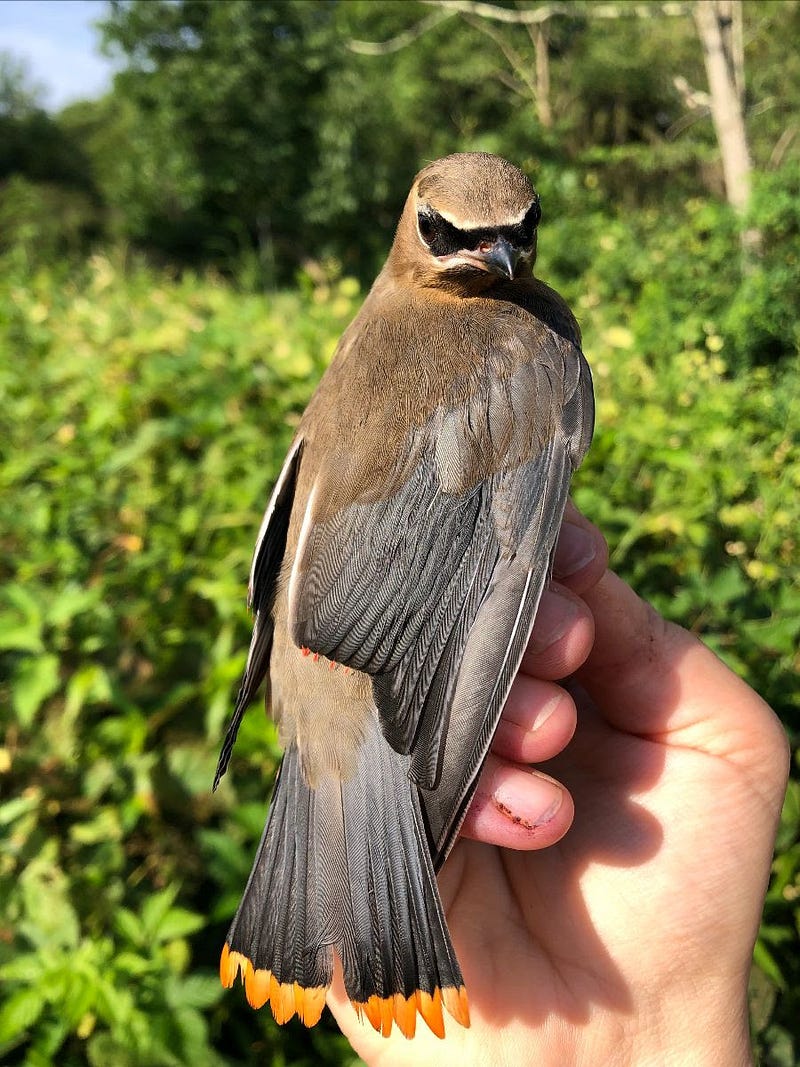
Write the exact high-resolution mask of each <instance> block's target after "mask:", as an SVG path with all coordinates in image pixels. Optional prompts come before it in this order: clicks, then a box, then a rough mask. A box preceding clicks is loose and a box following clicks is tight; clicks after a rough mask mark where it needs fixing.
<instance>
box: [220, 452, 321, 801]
mask: <svg viewBox="0 0 800 1067" xmlns="http://www.w3.org/2000/svg"><path fill="white" fill-rule="evenodd" d="M302 451H303V442H302V438H298V439H297V440H296V441H295V442H294V444H293V445H292V447H291V449H290V450H289V454H288V456H287V457H286V460H285V462H284V464H283V468H282V470H281V473H280V475H279V476H278V481H277V482H276V484H275V488H274V489H273V491H272V496H271V497H270V501H269V504H268V505H267V510H266V511H265V513H264V518H263V519H262V521H261V529H260V530H259V531H258V539H257V541H256V548H255V552H254V553H253V563H252V566H251V568H250V582H249V585H248V591H247V603H248V607H250V608H251V609H252V611H253V615H254V618H253V636H252V637H251V639H250V650H249V652H248V654H247V663H246V665H245V669H244V675H243V677H242V682H241V685H240V686H239V693H238V695H237V697H236V705H235V707H234V711H233V716H232V717H231V721H230V724H229V726H228V730H227V732H226V734H225V740H224V741H223V743H222V751H221V752H220V756H219V762H218V763H217V770H216V773H215V775H214V786H213V788H214V789H216V788H217V786H218V785H219V782H220V779H221V778H222V776H223V774H224V773H225V771H226V770H227V768H228V762H229V761H230V758H231V752H232V751H233V746H234V743H235V741H236V735H237V733H238V732H239V726H240V725H241V722H242V716H243V715H244V713H245V711H246V710H247V706H248V705H249V704H250V702H251V700H252V699H253V697H254V696H255V694H256V691H257V689H258V687H259V685H261V682H262V681H263V679H264V676H265V675H266V673H267V669H268V667H269V654H270V649H271V648H272V629H273V624H272V615H271V612H272V605H273V603H274V600H275V593H276V590H277V579H278V574H279V572H280V567H281V562H282V560H283V554H284V551H285V549H286V536H287V533H288V530H289V518H290V516H291V512H292V504H293V501H294V494H295V488H296V486H297V472H298V470H299V468H300V456H301V454H302Z"/></svg>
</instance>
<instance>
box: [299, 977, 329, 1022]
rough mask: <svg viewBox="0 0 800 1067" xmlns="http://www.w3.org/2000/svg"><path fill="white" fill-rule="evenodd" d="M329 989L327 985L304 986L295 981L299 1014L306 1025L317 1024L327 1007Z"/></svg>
mask: <svg viewBox="0 0 800 1067" xmlns="http://www.w3.org/2000/svg"><path fill="white" fill-rule="evenodd" d="M327 992H328V990H327V989H326V988H325V986H322V985H321V986H313V987H309V988H304V987H303V986H300V985H298V984H297V982H295V984H294V1002H295V1005H296V1006H297V1014H298V1016H299V1017H300V1021H301V1022H302V1023H304V1024H305V1025H306V1026H316V1025H317V1023H318V1022H319V1020H320V1016H321V1015H322V1009H323V1008H324V1007H325V995H326V994H327Z"/></svg>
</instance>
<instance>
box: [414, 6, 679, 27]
mask: <svg viewBox="0 0 800 1067" xmlns="http://www.w3.org/2000/svg"><path fill="white" fill-rule="evenodd" d="M421 2H422V3H423V4H428V5H430V6H432V7H438V8H443V9H444V10H446V11H450V12H453V13H459V14H462V15H478V16H479V17H480V18H485V19H493V20H494V21H495V22H507V23H509V24H512V25H516V26H534V25H536V24H537V23H542V22H546V21H547V20H548V19H551V18H553V17H554V16H556V15H566V16H568V17H570V18H590V19H619V18H629V17H631V16H635V17H636V18H653V17H658V16H660V15H667V16H673V15H689V14H691V12H692V5H691V3H679V2H677V0H675V2H671V0H668V2H665V3H661V4H637V3H626V4H601V3H592V4H589V5H587V6H586V7H585V8H576V6H575V4H567V3H563V4H558V3H554V4H541V5H540V6H538V7H534V8H525V9H523V10H521V11H520V10H516V11H515V10H512V9H511V8H507V7H498V6H497V5H495V4H488V3H485V2H483V0H421Z"/></svg>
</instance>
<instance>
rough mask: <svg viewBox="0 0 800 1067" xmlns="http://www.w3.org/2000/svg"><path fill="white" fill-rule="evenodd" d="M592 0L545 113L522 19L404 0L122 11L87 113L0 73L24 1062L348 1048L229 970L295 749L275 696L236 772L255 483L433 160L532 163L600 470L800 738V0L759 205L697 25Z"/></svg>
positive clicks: (796, 836)
mask: <svg viewBox="0 0 800 1067" xmlns="http://www.w3.org/2000/svg"><path fill="white" fill-rule="evenodd" d="M502 6H503V7H504V8H505V9H506V10H511V11H516V10H526V9H529V8H531V7H532V6H533V7H535V6H536V5H530V4H522V5H510V4H506V5H502ZM574 7H575V12H576V14H575V15H574V16H572V17H570V18H566V17H564V18H556V19H554V20H552V21H551V22H550V23H548V27H547V35H546V42H545V44H546V47H547V48H548V49H549V56H550V72H549V74H550V85H549V90H548V94H549V95H548V97H547V100H546V101H545V102H546V103H547V105H548V107H549V115H548V111H547V109H546V108H544V107H543V100H542V96H541V92H542V88H541V85H539V86H538V90H537V91H538V92H539V95H538V96H537V95H536V94H535V93H534V92H533V89H534V88H536V87H532V86H531V85H527V86H526V84H525V82H524V81H520V77H521V73H522V74H524V72H525V70H526V69H528V68H527V67H526V63H528V61H529V60H530V59H531V57H532V56H533V55H534V52H535V47H536V40H535V34H534V33H529V32H528V29H527V28H526V27H524V26H520V25H506V24H497V25H495V24H491V26H490V29H491V34H489V33H487V26H486V25H485V24H483V23H481V22H480V21H479V20H477V19H476V18H472V19H471V20H470V19H468V18H466V17H463V18H462V17H461V16H457V17H456V16H455V15H454V16H448V17H446V18H444V17H442V18H441V19H440V20H439V21H438V22H436V24H435V25H432V26H431V28H430V29H429V30H426V31H425V32H424V33H421V34H420V35H419V36H418V37H417V38H416V39H414V40H412V41H411V43H410V44H408V45H407V46H405V47H399V48H397V49H396V50H395V51H391V52H388V53H387V54H386V55H384V56H382V57H380V58H378V57H375V56H371V55H367V54H364V53H363V52H358V51H357V50H356V51H354V50H353V45H354V42H356V43H357V42H358V41H372V42H375V41H386V40H388V39H390V38H392V37H393V35H396V34H398V33H401V32H402V31H404V30H408V29H409V27H411V26H415V25H416V24H417V22H418V21H419V20H420V19H423V18H425V17H427V16H429V15H430V14H431V9H430V7H429V6H428V5H417V4H411V3H391V2H389V3H383V2H382V3H372V2H368V3H362V2H346V3H339V4H322V3H314V4H308V3H296V2H286V3H275V4H268V5H265V4H252V3H247V2H244V0H230V2H229V3H226V4H224V5H223V4H211V5H209V4H205V3H199V2H191V0H183V2H181V3H170V4H163V3H155V2H151V3H144V4H143V3H133V4H113V5H111V6H110V8H109V12H108V17H107V19H106V25H105V31H104V32H105V36H106V39H107V41H108V42H109V45H113V46H115V47H116V48H118V49H119V50H120V51H121V53H122V54H124V56H125V57H126V59H127V62H126V67H125V70H124V71H123V73H122V74H120V75H119V77H118V79H117V82H116V84H115V87H114V91H113V92H112V93H111V94H109V96H108V97H107V98H105V99H104V100H101V101H94V102H85V103H81V104H78V105H74V106H73V107H71V108H69V109H67V111H65V112H63V113H62V114H61V115H58V116H48V115H46V114H45V113H44V112H42V111H41V110H40V109H39V108H38V107H37V104H36V94H35V92H34V90H33V89H31V88H30V87H27V86H26V85H25V84H24V75H23V74H22V72H21V71H20V70H19V69H18V68H17V67H15V66H14V65H13V64H9V63H8V62H6V63H5V65H4V63H3V62H2V61H0V708H2V724H3V732H2V735H0V790H1V791H2V792H1V793H0V834H2V837H3V848H2V850H1V851H0V1059H1V1060H2V1062H3V1063H9V1064H25V1065H31V1067H46V1065H50V1064H58V1065H59V1067H73V1065H75V1067H77V1065H83V1064H87V1063H88V1064H91V1065H93V1067H117V1065H119V1067H161V1065H164V1067H182V1065H185V1064H189V1063H191V1064H193V1065H196V1067H204V1065H206V1064H209V1065H213V1064H225V1065H231V1067H232V1065H253V1067H255V1065H256V1064H259V1065H264V1064H267V1065H270V1067H281V1065H298V1067H300V1065H308V1067H311V1065H315V1064H321V1065H334V1064H347V1063H352V1062H354V1059H353V1055H352V1052H351V1051H350V1050H349V1046H347V1044H346V1043H345V1042H344V1040H343V1039H342V1038H341V1037H340V1036H339V1035H338V1034H337V1033H336V1032H335V1029H334V1028H333V1026H332V1024H326V1025H324V1026H322V1027H319V1028H317V1029H316V1030H314V1031H312V1032H311V1033H307V1032H305V1031H304V1030H303V1029H302V1028H301V1027H299V1025H298V1024H296V1023H293V1024H290V1025H289V1026H288V1027H286V1028H284V1029H283V1030H280V1029H279V1028H278V1027H277V1026H276V1025H275V1024H274V1023H273V1021H272V1019H271V1017H270V1015H269V1013H268V1012H259V1013H256V1012H252V1011H251V1010H250V1009H249V1008H248V1007H247V1006H246V1004H245V1003H244V998H243V996H242V995H241V991H240V990H236V991H234V992H233V993H230V994H226V993H224V991H223V990H222V988H221V987H220V985H219V982H218V979H217V977H216V967H217V961H218V951H219V948H220V946H221V944H222V940H223V938H224V934H225V931H226V929H227V924H228V922H229V920H230V917H231V915H232V913H233V910H234V908H235V906H236V903H237V901H238V897H239V893H240V891H241V888H242V885H243V884H244V881H245V879H246V877H247V873H248V870H249V865H250V860H251V857H252V854H253V851H254V849H255V846H256V842H257V840H258V837H259V835H260V833H261V829H262V825H263V819H264V814H265V809H266V803H267V798H268V795H269V791H270V786H271V781H272V777H273V774H274V771H275V768H276V765H277V760H278V758H279V750H278V747H277V741H276V736H275V731H274V729H273V727H272V725H271V724H270V723H269V722H268V721H267V720H266V719H265V718H264V716H263V714H261V713H260V712H259V710H258V709H253V710H252V711H251V712H250V714H249V716H248V717H247V718H246V719H245V722H244V725H243V727H242V731H241V734H240V740H239V743H238V745H237V748H236V753H235V756H234V761H233V766H232V769H231V773H230V774H229V775H228V776H227V777H226V779H225V780H224V782H223V785H222V786H221V788H220V790H219V791H218V793H217V794H215V795H212V794H211V793H210V783H211V780H212V776H213V770H214V765H215V761H216V756H217V751H218V747H219V743H220V740H221V737H222V733H223V731H224V723H225V720H226V717H227V715H228V714H229V713H230V709H231V705H232V697H233V695H234V690H235V686H236V682H237V680H238V676H239V672H240V670H241V668H242V666H243V663H244V659H245V655H246V649H247V643H248V639H249V619H248V615H247V612H246V610H245V606H244V590H245V585H246V580H247V571H248V568H249V561H250V552H251V548H252V544H253V541H254V537H255V533H256V531H257V528H258V524H259V522H260V518H261V512H262V509H263V506H264V504H265V502H266V499H267V497H268V494H269V490H270V486H271V483H272V480H273V479H274V477H275V475H276V473H277V471H278V469H279V465H280V462H281V460H282V458H283V455H284V453H285V450H286V447H287V445H288V443H289V441H290V439H291V436H292V433H293V428H294V426H295V425H296V423H297V420H298V418H299V416H300V412H301V411H302V409H303V407H304V405H305V403H306V401H307V399H308V397H309V396H310V394H311V391H312V390H313V388H314V385H315V383H316V381H317V379H318V377H319V375H320V373H321V371H322V369H323V367H324V366H325V364H326V362H327V360H328V359H329V358H330V356H331V354H332V352H333V349H334V346H335V344H336V340H337V339H338V336H339V334H340V333H341V331H342V329H343V328H344V326H345V324H346V323H347V322H348V321H349V319H350V318H351V316H352V315H353V313H354V311H355V309H356V308H357V306H358V304H359V301H360V300H361V298H362V296H363V292H364V288H363V285H364V280H365V279H368V278H369V277H370V276H371V275H372V273H373V272H374V270H375V267H376V265H377V263H378V262H379V259H380V257H381V256H382V255H383V254H385V251H386V249H387V247H388V243H389V241H390V239H391V228H392V226H393V224H394V221H395V220H396V217H397V215H398V213H399V210H400V207H401V204H402V199H403V196H404V194H405V191H406V189H407V186H408V183H409V180H410V178H411V176H412V175H413V173H414V171H415V170H416V169H417V166H418V165H420V164H421V163H422V162H424V160H425V159H429V158H432V157H434V156H436V155H439V154H442V153H444V152H447V151H451V150H456V149H461V148H468V149H473V148H480V149H489V150H497V151H501V152H503V153H504V154H507V155H508V156H509V157H510V158H512V159H514V160H515V161H517V162H519V163H521V164H522V165H523V166H525V167H526V168H527V169H528V170H529V172H530V173H531V175H532V176H533V177H534V180H535V181H536V184H537V187H538V188H539V191H540V193H541V195H542V199H543V206H544V212H545V216H544V222H543V225H542V232H541V238H540V244H541V254H540V268H539V273H540V275H541V276H542V277H544V278H545V279H546V280H548V281H550V282H551V283H552V284H554V285H555V286H556V288H558V289H559V290H560V291H561V292H563V293H564V295H565V296H566V297H567V299H568V300H569V302H570V304H571V305H572V307H573V308H574V309H575V311H576V314H577V315H578V317H579V319H580V321H581V324H582V327H583V329H584V335H585V349H586V352H587V354H588V356H589V358H590V361H591V363H592V366H593V369H594V374H595V383H596V391H597V397H598V429H597V435H596V438H595V442H594V445H593V447H592V450H591V452H590V455H589V457H588V459H587V461H586V464H585V466H584V468H583V469H582V470H581V472H580V474H579V477H578V479H577V481H576V485H575V496H576V499H577V501H578V503H579V505H580V506H581V507H582V508H583V510H584V511H585V512H586V513H587V514H588V515H589V516H590V517H591V518H593V519H594V520H595V521H596V522H597V523H598V524H599V525H600V526H601V528H602V529H603V530H604V532H605V533H606V535H607V537H608V539H609V542H610V545H611V550H612V561H613V564H614V566H615V567H616V568H617V569H618V570H619V571H620V572H621V573H622V574H623V575H624V576H625V577H627V578H628V579H629V580H630V581H631V582H632V583H633V584H634V585H635V587H636V588H637V589H638V590H639V591H640V592H641V593H642V594H643V595H645V596H647V597H649V598H650V599H651V600H652V601H653V602H654V603H655V604H656V605H657V607H658V608H659V609H660V610H661V611H662V612H664V613H665V614H666V615H667V616H669V617H670V618H674V619H676V620H677V621H680V622H681V623H682V624H683V625H687V626H690V627H691V628H693V629H694V630H695V631H696V632H698V633H699V634H701V635H702V637H703V638H704V640H706V641H707V642H708V643H709V644H711V645H712V647H714V648H715V649H716V650H717V651H718V652H719V653H720V654H721V655H722V656H723V657H724V658H725V659H726V660H727V661H728V662H729V663H730V664H731V665H732V666H733V667H734V668H735V669H736V670H737V671H739V672H740V673H741V674H742V676H743V677H745V678H746V679H747V681H748V682H749V683H750V684H751V685H753V686H754V687H755V688H756V689H757V690H758V691H759V692H760V693H762V694H763V695H764V697H765V698H766V699H767V700H768V701H769V702H770V703H771V704H772V705H773V707H775V709H776V710H777V711H778V713H779V714H780V715H781V718H782V720H783V722H784V723H785V725H786V728H787V730H788V732H789V734H790V738H791V741H792V745H793V748H794V751H795V755H797V751H798V747H800V670H799V669H798V668H800V655H799V654H798V647H799V646H800V535H798V530H800V360H799V358H798V352H799V350H800V325H798V324H800V287H799V286H798V284H797V278H798V272H799V271H800V138H797V137H795V136H794V135H793V134H792V133H791V131H792V129H795V130H796V125H797V119H796V115H797V105H798V103H800V60H798V53H797V49H796V47H795V41H796V39H797V34H798V32H800V5H798V4H797V3H794V2H792V3H786V4H774V3H759V4H748V5H746V6H745V29H746V41H745V45H746V47H745V55H746V59H747V71H748V94H749V96H748V101H749V106H750V107H751V110H750V112H749V117H748V136H749V138H750V148H751V152H752V156H753V159H754V162H755V164H756V171H755V174H754V181H753V194H752V197H751V200H750V206H749V209H748V212H749V213H748V215H747V217H746V219H741V218H740V217H738V216H737V214H736V213H735V212H734V211H733V210H732V209H731V208H730V207H729V206H728V205H727V204H726V203H725V202H724V199H723V197H722V196H721V195H720V172H719V167H718V163H717V150H716V144H715V140H714V135H713V130H712V127H711V124H710V122H709V120H708V119H703V118H702V117H698V116H694V118H697V121H695V122H693V123H691V124H688V125H687V126H686V127H685V132H683V133H680V132H679V133H677V134H676V133H675V129H676V127H677V126H678V125H680V123H681V121H682V116H683V115H684V111H685V107H686V106H687V105H686V102H685V99H684V98H683V97H682V96H681V94H680V92H679V91H678V90H677V89H676V88H675V85H674V76H675V75H676V74H681V75H683V76H684V77H685V78H686V79H688V80H689V82H690V83H691V84H692V85H695V86H702V85H704V84H705V83H704V74H703V66H702V58H701V53H700V49H699V45H698V42H697V40H696V36H695V31H694V28H693V25H692V21H691V19H690V18H671V19H657V18H653V19H651V20H645V21H641V20H637V19H631V20H628V19H621V20H615V21H612V22H609V23H606V24H604V25H603V26H601V27H599V28H598V26H597V24H596V23H593V22H592V19H591V18H590V17H588V15H587V12H588V10H589V9H588V7H587V5H585V4H576V5H574ZM415 20H416V21H415ZM492 35H493V36H492ZM538 43H539V46H541V41H539V42H538ZM515 57H516V58H517V59H521V61H522V62H520V63H516V61H515ZM274 69H280V70H281V72H282V74H281V78H280V79H275V78H270V73H271V72H272V71H273V70H274ZM526 94H527V95H526ZM301 104H302V106H301ZM756 104H758V105H763V106H759V107H756V106H755V105H756ZM668 131H672V132H670V133H669V136H668ZM743 228H750V229H752V230H754V231H757V232H758V234H759V235H760V250H759V251H758V253H757V254H755V253H754V254H751V255H750V256H749V258H748V257H745V258H743V256H742V251H741V244H740V233H741V231H742V229H743ZM356 278H358V279H359V280H358V281H356V280H355V279H356ZM272 283H279V287H278V288H272V287H271V285H272ZM265 287H266V291H265ZM797 767H798V764H797V758H796V759H795V764H794V772H793V774H794V780H793V782H792V783H791V786H790V790H789V794H788V798H787V803H786V806H785V811H784V817H783V821H782V824H781V829H780V834H779V839H778V847H777V852H776V859H775V863H774V868H773V878H772V883H771V886H770V890H769V895H768V898H767V905H766V911H765V916H764V924H763V927H762V933H761V938H760V940H759V943H758V946H757V949H756V956H755V966H754V970H753V980H752V1000H751V1006H752V1012H751V1016H752V1024H753V1035H754V1042H755V1045H756V1047H757V1049H758V1050H759V1052H760V1054H761V1056H762V1061H763V1062H764V1063H765V1064H768V1065H771V1067H790V1065H792V1064H794V1063H796V1062H798V1060H800V1024H798V1019H800V952H798V948H800V944H799V943H798V931H799V930H800V782H798V769H797ZM730 891H731V892H736V887H735V886H731V890H730Z"/></svg>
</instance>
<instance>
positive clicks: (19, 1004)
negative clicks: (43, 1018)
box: [0, 987, 44, 1045]
mask: <svg viewBox="0 0 800 1067" xmlns="http://www.w3.org/2000/svg"><path fill="white" fill-rule="evenodd" d="M43 1008H44V998H43V997H42V995H41V994H40V993H39V991H38V990H37V989H35V988H33V987H29V988H27V989H18V990H17V991H16V992H15V993H12V994H11V996H10V997H9V998H8V1000H7V1001H6V1002H5V1004H3V1005H2V1007H0V1045H4V1044H6V1042H9V1041H11V1040H12V1039H13V1038H15V1037H18V1036H19V1035H20V1034H22V1033H24V1031H26V1030H27V1029H28V1028H29V1027H31V1026H32V1025H33V1024H34V1023H35V1022H36V1020H37V1019H38V1018H39V1016H40V1015H41V1013H42V1010H43Z"/></svg>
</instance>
